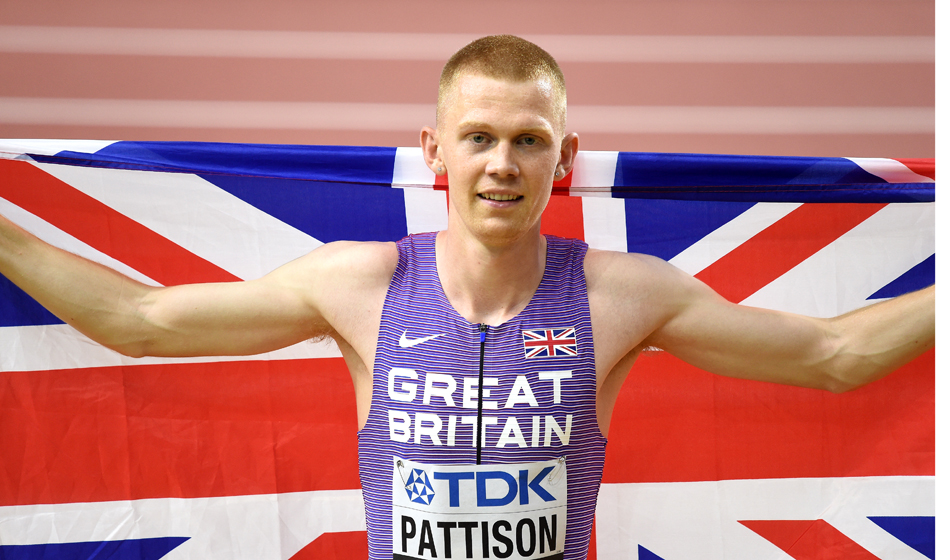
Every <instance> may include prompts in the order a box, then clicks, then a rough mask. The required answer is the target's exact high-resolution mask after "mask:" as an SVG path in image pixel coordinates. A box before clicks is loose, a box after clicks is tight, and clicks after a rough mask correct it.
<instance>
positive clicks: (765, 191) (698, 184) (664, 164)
mask: <svg viewBox="0 0 950 560" xmlns="http://www.w3.org/2000/svg"><path fill="white" fill-rule="evenodd" d="M613 196H614V197H615V198H646V199H671V200H672V199H676V200H731V201H743V202H752V201H756V202H924V201H932V200H933V199H934V186H933V183H888V182H887V181H885V180H883V179H881V178H880V177H877V176H876V175H872V174H871V173H868V172H867V171H864V170H863V169H861V167H860V166H858V165H857V164H855V163H854V162H852V161H850V160H848V159H844V158H812V157H778V156H735V155H707V154H661V153H648V152H620V154H619V155H618V158H617V170H616V172H615V175H614V187H613Z"/></svg>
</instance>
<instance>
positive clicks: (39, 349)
mask: <svg viewBox="0 0 950 560" xmlns="http://www.w3.org/2000/svg"><path fill="white" fill-rule="evenodd" d="M339 357H342V354H341V353H340V349H339V348H338V347H337V345H336V343H334V342H333V341H332V340H329V339H328V340H326V341H323V342H312V341H309V340H308V341H304V342H299V343H297V344H294V345H292V346H288V347H286V348H282V349H280V350H276V351H274V352H267V353H265V354H256V355H253V356H208V357H206V356H201V357H196V358H158V357H145V358H129V357H128V356H123V355H122V354H119V353H118V352H115V351H113V350H110V349H108V348H106V347H104V346H101V345H100V344H98V343H96V342H93V341H92V340H90V339H89V338H87V337H86V336H85V335H83V334H81V333H80V332H79V331H77V330H75V329H74V328H72V327H70V326H69V325H63V324H59V325H35V326H27V327H0V371H45V370H57V369H76V368H89V367H112V366H120V365H146V364H181V363H207V362H239V361H252V360H254V361H256V360H300V359H310V358H339Z"/></svg>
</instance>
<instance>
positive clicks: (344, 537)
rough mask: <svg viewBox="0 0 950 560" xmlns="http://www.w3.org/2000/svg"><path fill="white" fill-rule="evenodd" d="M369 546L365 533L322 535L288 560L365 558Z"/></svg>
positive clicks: (350, 532) (352, 532) (351, 532)
mask: <svg viewBox="0 0 950 560" xmlns="http://www.w3.org/2000/svg"><path fill="white" fill-rule="evenodd" d="M368 556H369V544H368V542H367V540H366V531H345V532H341V533H324V534H322V535H320V536H319V537H317V538H316V539H314V540H313V541H312V542H311V543H310V544H308V545H307V546H305V547H303V548H301V549H300V550H299V551H298V552H297V554H294V555H293V556H291V557H290V560H326V559H327V558H352V559H354V560H355V559H357V558H366V557H368Z"/></svg>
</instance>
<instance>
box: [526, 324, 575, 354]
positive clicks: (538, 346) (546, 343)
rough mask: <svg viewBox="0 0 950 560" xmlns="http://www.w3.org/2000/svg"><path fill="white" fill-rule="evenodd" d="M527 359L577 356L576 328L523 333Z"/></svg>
mask: <svg viewBox="0 0 950 560" xmlns="http://www.w3.org/2000/svg"><path fill="white" fill-rule="evenodd" d="M521 335H522V337H524V357H525V358H553V357H556V356H576V355H577V339H576V338H575V335H574V327H568V328H563V327H562V328H558V329H538V330H528V331H521Z"/></svg>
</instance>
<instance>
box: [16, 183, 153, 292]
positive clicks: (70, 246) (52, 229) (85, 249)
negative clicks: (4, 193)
mask: <svg viewBox="0 0 950 560" xmlns="http://www.w3.org/2000/svg"><path fill="white" fill-rule="evenodd" d="M0 214H3V215H4V216H6V217H7V218H8V219H10V220H11V221H12V222H13V223H15V224H17V225H19V226H20V227H21V228H23V229H25V230H26V231H28V232H30V233H32V234H33V235H35V236H37V237H39V238H40V239H42V240H43V241H45V242H47V243H49V244H50V245H54V246H56V247H59V248H61V249H65V250H67V251H69V252H70V253H73V254H74V255H79V256H80V257H84V258H86V259H89V260H91V261H93V262H97V263H99V264H101V265H104V266H107V267H109V268H111V269H114V270H117V271H119V272H121V273H122V274H124V275H126V276H128V277H129V278H132V279H134V280H138V281H139V282H141V283H143V284H148V285H149V286H161V284H159V283H158V282H156V281H155V280H152V279H151V278H149V277H148V276H146V275H144V274H142V273H141V272H139V271H137V270H135V269H134V268H131V267H129V266H127V265H126V264H125V263H123V262H120V261H117V260H115V259H113V258H112V257H110V256H109V255H107V254H105V253H102V252H100V251H99V250H98V249H95V248H94V247H90V246H89V245H87V244H86V243H84V242H82V241H80V240H79V239H76V238H75V237H73V236H72V235H70V234H68V233H66V232H65V231H63V230H61V229H59V228H57V227H56V226H53V225H52V224H50V223H49V222H47V221H45V220H43V219H41V218H39V217H38V216H36V215H35V214H32V213H30V212H28V211H26V210H24V209H22V208H20V207H19V206H17V205H15V204H13V203H11V202H9V201H7V200H6V199H4V198H0Z"/></svg>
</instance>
